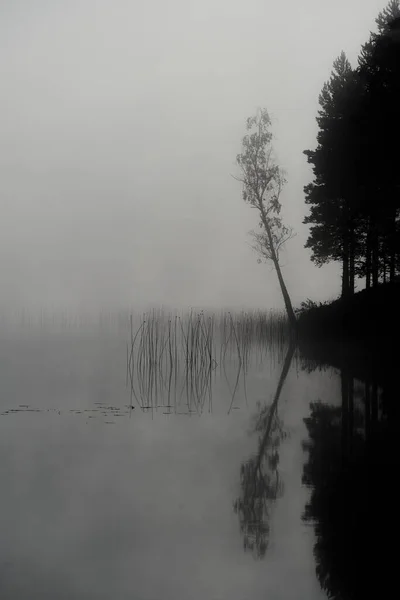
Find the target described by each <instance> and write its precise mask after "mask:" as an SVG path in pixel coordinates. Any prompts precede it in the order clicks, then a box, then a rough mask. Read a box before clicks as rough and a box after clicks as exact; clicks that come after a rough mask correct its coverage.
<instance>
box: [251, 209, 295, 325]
mask: <svg viewBox="0 0 400 600" xmlns="http://www.w3.org/2000/svg"><path fill="white" fill-rule="evenodd" d="M260 213H261V218H262V222H263V224H264V228H265V231H266V233H267V236H268V243H269V245H270V248H271V257H272V262H273V263H274V267H275V270H276V274H277V275H278V280H279V285H280V286H281V292H282V296H283V300H284V302H285V308H286V312H287V315H288V319H289V323H290V326H291V327H292V329H296V328H297V319H296V315H295V314H294V310H293V306H292V301H291V300H290V296H289V292H288V291H287V287H286V285H285V282H284V280H283V277H282V271H281V267H280V264H279V261H278V257H277V255H276V251H275V248H274V241H273V239H272V234H271V229H270V227H269V225H268V221H267V217H266V215H265V212H264V210H263V209H261V210H260Z"/></svg>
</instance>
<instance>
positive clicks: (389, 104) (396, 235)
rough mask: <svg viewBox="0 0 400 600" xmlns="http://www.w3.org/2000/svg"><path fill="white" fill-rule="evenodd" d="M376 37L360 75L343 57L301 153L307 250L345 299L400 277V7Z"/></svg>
mask: <svg viewBox="0 0 400 600" xmlns="http://www.w3.org/2000/svg"><path fill="white" fill-rule="evenodd" d="M376 24H377V29H378V32H377V33H372V34H371V36H370V39H369V41H368V42H367V43H366V44H365V45H364V46H363V47H362V50H361V54H360V57H359V65H358V68H357V69H352V67H351V65H350V63H349V61H348V60H347V58H346V55H345V54H344V52H342V53H341V54H340V56H339V57H338V58H337V59H336V60H335V62H334V64H333V72H332V74H331V78H330V80H329V81H328V82H327V83H325V84H324V87H323V89H322V92H321V94H320V97H319V103H320V106H321V109H320V110H319V113H318V117H317V122H318V126H319V133H318V137H317V141H318V146H317V148H316V149H315V150H306V151H305V154H306V155H307V159H308V162H309V163H310V164H312V166H313V172H314V181H313V182H312V183H310V184H308V185H307V186H305V188H304V191H305V195H306V203H307V204H309V205H310V213H309V215H307V216H306V218H305V220H304V222H305V223H307V224H310V225H311V229H310V236H309V238H308V240H307V243H306V247H308V248H310V249H311V250H312V257H311V258H312V260H313V261H314V262H315V263H316V264H317V265H318V266H321V265H322V264H324V263H326V262H328V261H331V260H334V261H341V263H342V267H343V277H342V296H343V297H347V296H349V295H351V294H352V293H353V292H354V280H355V277H365V278H366V285H367V287H369V286H370V285H371V284H372V285H373V286H376V285H377V284H378V282H379V281H386V280H389V279H390V281H393V280H394V278H395V276H396V273H399V271H400V261H399V258H400V231H399V216H400V215H399V209H400V171H399V168H398V164H399V157H400V150H399V144H398V140H399V139H400V124H399V118H398V107H399V106H400V33H399V32H400V6H399V0H391V2H390V3H389V5H388V6H387V8H386V9H384V10H383V11H382V12H381V13H379V15H378V17H377V19H376Z"/></svg>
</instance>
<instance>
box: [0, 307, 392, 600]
mask: <svg viewBox="0 0 400 600" xmlns="http://www.w3.org/2000/svg"><path fill="white" fill-rule="evenodd" d="M161 321H162V324H161V325H160V326H159V327H158V326H157V325H155V324H156V323H157V322H158V318H155V319H154V318H153V321H152V323H153V325H152V327H153V330H151V329H149V325H148V323H147V324H144V323H143V320H142V321H141V322H140V323H139V324H136V325H135V327H133V326H132V332H131V331H130V327H129V325H127V327H126V328H121V327H120V328H116V327H108V328H107V327H105V328H99V327H94V326H93V327H83V328H81V329H80V328H79V327H70V328H69V327H67V326H66V327H64V328H61V329H60V328H58V329H57V328H52V327H43V326H42V327H40V326H37V327H18V328H9V329H7V330H4V331H3V333H2V336H1V343H0V382H1V396H0V413H1V414H0V474H1V482H2V492H1V500H0V507H1V511H0V528H1V538H0V597H1V598H2V599H4V600H7V599H13V600H14V599H28V598H29V599H30V600H31V599H34V598H40V599H50V598H51V599H54V598H58V599H60V600H61V599H64V598H65V599H68V600H72V599H78V598H79V599H83V598H84V599H85V600H86V599H92V598H93V599H96V600H99V599H107V600H108V599H111V598H115V599H118V600H125V599H128V598H130V599H132V598H135V600H157V599H161V598H162V599H166V600H167V599H168V600H169V599H170V600H176V599H179V598H182V599H183V600H200V599H202V600H204V599H205V598H207V599H210V600H228V599H229V600H247V599H249V600H250V599H251V600H253V599H254V600H258V599H265V598H268V599H269V600H275V599H277V600H278V599H287V600H292V599H293V600H294V599H307V600H318V599H323V598H327V597H329V598H365V597H366V593H367V592H368V590H369V591H374V592H375V591H376V592H378V591H381V592H384V591H385V589H386V583H385V582H386V580H389V577H388V573H389V571H390V570H391V569H392V566H393V568H394V565H391V564H389V563H390V560H392V562H394V558H392V559H390V556H389V553H388V552H387V551H385V547H386V546H387V542H388V540H389V539H391V538H392V536H393V542H395V538H394V535H395V530H396V531H397V529H396V527H397V526H394V522H395V519H394V515H395V512H394V511H395V509H396V502H397V496H395V495H394V491H393V490H392V491H391V488H390V486H391V485H392V483H391V482H392V481H393V477H394V476H395V474H397V473H396V469H397V468H398V466H399V464H398V463H399V460H398V456H397V455H398V451H397V446H396V443H395V442H396V432H398V431H399V429H398V411H397V409H396V408H393V402H392V400H393V397H392V396H393V393H394V391H393V390H394V389H395V388H394V386H393V385H391V386H390V387H389V388H388V389H387V388H385V381H383V382H382V380H377V379H375V378H374V374H373V373H372V372H370V371H369V372H368V376H365V377H364V378H363V377H362V376H361V375H360V373H361V371H360V372H353V371H352V366H351V364H349V363H348V362H347V363H346V365H340V364H339V365H338V364H337V356H336V364H334V365H330V364H329V362H328V361H327V359H326V357H324V359H323V360H322V359H321V360H319V356H320V354H321V353H320V352H319V350H318V349H317V348H313V347H312V345H311V346H308V347H307V349H306V350H303V349H302V348H301V347H300V349H299V348H298V347H296V346H293V345H291V344H290V343H288V340H287V339H286V338H285V336H284V335H283V336H272V335H271V337H270V339H267V338H262V337H259V338H257V337H255V336H254V335H253V333H254V332H253V333H252V332H247V333H246V335H245V336H244V337H245V339H244V341H243V342H242V339H243V331H239V327H238V325H237V322H236V327H232V326H231V324H230V321H229V319H228V320H226V321H225V322H224V323H223V324H222V325H221V322H219V325H218V323H217V325H218V327H219V329H218V328H217V325H215V324H214V322H212V321H211V320H207V317H205V316H201V317H200V321H201V322H200V323H199V319H198V317H197V316H195V317H193V319H192V321H191V322H189V324H188V321H186V322H185V323H184V325H183V326H182V325H181V324H180V322H179V321H178V325H176V322H175V321H174V319H173V318H164V319H161ZM146 327H147V330H146V331H147V333H146V331H145V328H146ZM157 327H158V329H157ZM227 328H228V329H227ZM217 329H218V331H217ZM228 330H229V331H228ZM227 331H228V333H227ZM135 336H136V338H135ZM267 337H268V336H267ZM134 338H135V339H134ZM178 338H179V339H178ZM133 340H134V343H133ZM339 355H340V353H339ZM397 472H398V471H397ZM385 544H386V546H385ZM394 572H395V571H393V573H394ZM383 574H385V575H384V576H383ZM387 585H389V583H387Z"/></svg>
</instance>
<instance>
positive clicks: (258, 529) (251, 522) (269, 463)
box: [234, 342, 295, 558]
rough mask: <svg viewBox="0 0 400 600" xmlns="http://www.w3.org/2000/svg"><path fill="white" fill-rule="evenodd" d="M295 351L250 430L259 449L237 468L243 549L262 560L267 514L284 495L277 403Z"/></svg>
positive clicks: (266, 539) (292, 346)
mask: <svg viewBox="0 0 400 600" xmlns="http://www.w3.org/2000/svg"><path fill="white" fill-rule="evenodd" d="M294 350H295V344H294V342H291V343H290V345H289V347H288V350H287V353H286V357H285V360H284V363H283V367H282V372H281V375H280V378H279V381H278V385H277V389H276V392H275V396H274V398H273V401H272V404H271V405H270V406H264V407H262V408H261V407H260V412H259V414H258V416H257V417H256V422H255V425H254V428H253V431H254V432H255V433H258V434H259V439H258V449H257V452H256V454H255V455H254V456H252V457H251V458H250V459H249V460H247V461H246V462H244V463H242V465H241V468H240V486H241V495H240V497H239V498H238V499H237V500H236V501H235V503H234V510H235V513H236V514H237V515H238V517H239V522H240V530H241V532H242V534H243V546H244V549H245V550H247V551H250V552H252V553H253V555H254V556H255V557H256V558H262V557H263V556H264V555H265V553H266V551H267V548H268V542H269V534H270V514H271V509H272V506H273V504H274V502H275V500H276V499H277V498H278V497H279V496H280V495H281V494H282V493H283V483H282V481H281V480H280V478H279V471H278V463H279V445H280V442H281V440H282V439H283V438H284V437H285V432H284V430H283V426H282V421H281V419H280V418H279V416H278V403H279V398H280V395H281V391H282V388H283V385H284V383H285V380H286V377H287V374H288V372H289V369H290V365H291V362H292V358H293V354H294Z"/></svg>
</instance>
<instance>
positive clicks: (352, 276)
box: [349, 227, 355, 296]
mask: <svg viewBox="0 0 400 600" xmlns="http://www.w3.org/2000/svg"><path fill="white" fill-rule="evenodd" d="M349 245H350V248H349V250H350V252H349V254H350V257H349V295H350V296H352V295H353V294H354V287H355V285H354V281H355V264H354V263H355V240H354V229H353V227H351V229H350V244H349Z"/></svg>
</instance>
